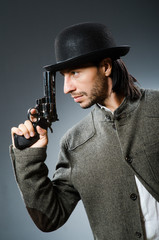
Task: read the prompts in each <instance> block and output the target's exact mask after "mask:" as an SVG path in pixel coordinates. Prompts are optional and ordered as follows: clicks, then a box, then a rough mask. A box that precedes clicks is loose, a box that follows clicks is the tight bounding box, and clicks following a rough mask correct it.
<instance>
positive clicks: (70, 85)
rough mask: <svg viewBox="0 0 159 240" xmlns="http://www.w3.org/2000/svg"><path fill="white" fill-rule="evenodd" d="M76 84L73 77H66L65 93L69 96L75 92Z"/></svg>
mask: <svg viewBox="0 0 159 240" xmlns="http://www.w3.org/2000/svg"><path fill="white" fill-rule="evenodd" d="M75 89H76V88H75V84H74V83H73V80H72V79H71V77H69V76H67V75H65V76H64V93H65V94H68V93H71V92H73V91H75Z"/></svg>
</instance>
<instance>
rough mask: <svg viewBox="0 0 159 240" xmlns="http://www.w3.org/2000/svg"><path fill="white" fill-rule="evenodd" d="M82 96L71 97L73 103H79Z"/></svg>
mask: <svg viewBox="0 0 159 240" xmlns="http://www.w3.org/2000/svg"><path fill="white" fill-rule="evenodd" d="M82 97H83V95H78V96H72V98H73V99H74V101H75V102H81V101H82Z"/></svg>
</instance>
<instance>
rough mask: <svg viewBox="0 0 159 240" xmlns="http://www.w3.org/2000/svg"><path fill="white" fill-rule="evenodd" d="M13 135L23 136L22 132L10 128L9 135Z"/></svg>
mask: <svg viewBox="0 0 159 240" xmlns="http://www.w3.org/2000/svg"><path fill="white" fill-rule="evenodd" d="M14 134H17V135H23V132H22V131H21V130H20V129H19V128H17V127H12V128H11V135H14Z"/></svg>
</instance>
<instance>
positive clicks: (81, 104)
mask: <svg viewBox="0 0 159 240" xmlns="http://www.w3.org/2000/svg"><path fill="white" fill-rule="evenodd" d="M92 105H94V103H92V102H90V103H85V104H84V103H80V107H81V108H83V109H87V108H90V107H92Z"/></svg>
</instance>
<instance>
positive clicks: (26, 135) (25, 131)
mask: <svg viewBox="0 0 159 240" xmlns="http://www.w3.org/2000/svg"><path fill="white" fill-rule="evenodd" d="M18 128H19V129H20V130H21V131H22V132H23V135H24V137H25V138H27V139H28V138H30V133H29V130H28V128H27V127H26V126H25V125H24V124H19V126H18Z"/></svg>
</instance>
